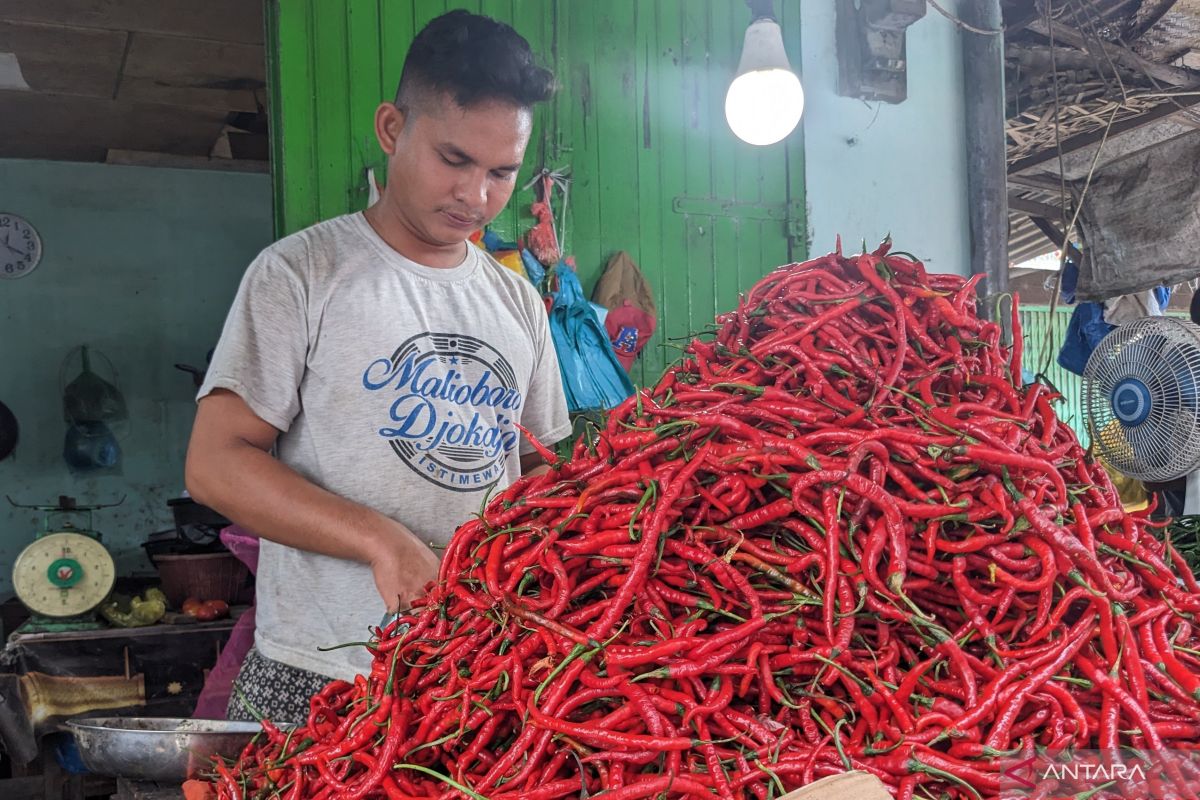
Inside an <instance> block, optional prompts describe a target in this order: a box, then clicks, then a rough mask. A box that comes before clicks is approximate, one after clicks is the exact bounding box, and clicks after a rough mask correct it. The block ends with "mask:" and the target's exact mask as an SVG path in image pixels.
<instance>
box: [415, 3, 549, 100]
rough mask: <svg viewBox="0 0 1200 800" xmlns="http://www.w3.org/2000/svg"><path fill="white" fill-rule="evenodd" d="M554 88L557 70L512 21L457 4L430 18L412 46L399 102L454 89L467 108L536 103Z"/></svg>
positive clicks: (446, 92)
mask: <svg viewBox="0 0 1200 800" xmlns="http://www.w3.org/2000/svg"><path fill="white" fill-rule="evenodd" d="M553 91H554V75H553V74H552V73H551V72H550V70H548V69H544V68H543V67H540V66H538V65H537V63H536V62H535V61H534V57H533V51H532V50H531V49H530V47H529V42H527V41H526V40H525V38H524V37H523V36H521V34H519V33H517V32H516V31H515V30H513V29H512V27H511V26H509V25H506V24H504V23H503V22H498V21H497V20H494V19H492V18H491V17H485V16H481V15H479V14H472V13H471V12H469V11H464V10H462V9H458V10H455V11H449V12H447V13H445V14H443V15H441V16H440V17H437V18H435V19H433V20H431V21H430V22H429V24H428V25H426V26H425V27H424V28H422V29H421V32H420V33H418V34H417V37H416V38H415V39H413V42H412V45H410V46H409V48H408V55H407V56H406V57H405V59H404V69H403V71H402V72H401V74H400V85H399V87H397V89H396V105H397V106H399V107H400V108H401V109H403V110H407V109H410V108H412V107H413V106H414V105H416V104H419V103H420V102H421V101H422V100H424V99H425V97H426V96H428V95H434V94H439V95H440V94H449V95H450V96H451V97H453V98H454V101H455V102H456V103H458V105H459V106H461V107H463V108H470V107H472V106H475V105H478V104H480V103H484V102H487V101H489V100H499V101H503V102H508V103H512V104H513V105H515V106H518V107H520V108H531V107H532V106H533V104H534V103H540V102H542V101H543V100H546V99H548V98H549V97H550V95H551V94H552V93H553Z"/></svg>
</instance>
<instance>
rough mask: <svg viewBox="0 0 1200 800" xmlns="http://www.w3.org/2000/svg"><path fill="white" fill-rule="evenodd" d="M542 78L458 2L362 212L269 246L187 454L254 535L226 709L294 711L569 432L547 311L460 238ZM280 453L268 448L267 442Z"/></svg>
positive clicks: (422, 58) (359, 657)
mask: <svg viewBox="0 0 1200 800" xmlns="http://www.w3.org/2000/svg"><path fill="white" fill-rule="evenodd" d="M551 89H552V76H551V75H550V73H549V72H547V71H546V70H544V69H541V68H539V67H537V66H536V65H535V64H534V61H533V56H532V53H531V52H530V49H529V44H528V43H527V42H526V41H525V40H524V39H523V38H521V37H520V36H519V35H518V34H517V33H516V32H515V31H514V30H513V29H512V28H510V27H509V26H507V25H504V24H501V23H498V22H496V21H494V20H491V19H488V18H486V17H480V16H476V15H472V14H469V13H467V12H464V11H454V12H451V13H448V14H446V15H444V16H442V17H439V18H437V19H435V20H433V21H432V22H430V23H429V25H428V26H427V27H426V28H425V29H424V30H422V31H421V32H420V33H419V34H418V35H417V37H416V39H415V40H414V41H413V43H412V46H411V48H410V50H409V53H408V56H407V58H406V60H405V62H404V69H403V73H402V76H401V80H400V87H399V90H398V92H397V96H396V101H395V103H383V104H381V105H380V106H379V108H378V109H377V110H376V112H375V133H376V136H377V138H378V140H379V143H380V146H381V147H382V148H383V150H384V152H385V153H386V154H387V159H388V166H387V185H386V186H385V187H384V189H383V192H382V196H381V198H380V200H379V201H378V202H377V203H376V204H375V205H373V206H371V207H370V208H369V209H368V210H367V211H366V212H365V213H361V214H350V215H347V216H343V217H339V218H337V219H333V220H329V221H326V222H322V223H319V224H317V225H314V226H313V227H311V228H308V229H306V230H303V231H300V232H299V233H296V234H293V235H291V236H288V237H287V238H285V239H283V240H281V241H279V242H277V243H276V244H274V245H272V246H271V247H269V248H267V249H266V250H265V251H263V253H262V254H261V255H260V256H259V257H258V258H257V259H256V260H255V261H254V263H253V264H252V265H251V266H250V268H249V270H248V271H247V273H246V275H245V277H244V278H243V280H242V284H241V287H240V288H239V290H238V294H237V297H236V299H235V300H234V303H233V307H232V309H231V310H230V312H229V317H228V319H227V320H226V323H225V329H224V332H223V333H222V336H221V340H220V343H219V344H218V346H217V348H216V352H215V353H214V355H213V360H212V365H211V366H210V368H209V370H208V374H207V376H206V378H205V381H204V385H203V386H202V387H201V388H200V392H199V398H200V400H199V405H198V408H197V413H196V422H195V426H194V429H193V432H192V438H191V443H190V445H189V448H188V457H187V485H188V489H189V491H190V492H191V494H192V496H193V497H194V498H195V499H196V500H197V501H199V502H201V503H204V504H205V505H209V506H212V507H213V508H215V509H217V510H219V511H221V512H222V513H223V514H225V515H226V516H227V517H229V518H230V519H232V520H234V521H235V522H237V523H238V524H239V525H241V526H242V527H244V528H246V529H248V530H252V531H255V532H256V533H257V534H258V535H259V536H261V537H262V540H263V541H262V550H261V553H260V559H259V570H258V597H257V604H258V609H257V613H258V617H257V632H256V634H255V647H254V649H253V650H251V652H250V654H249V656H248V657H247V659H246V663H245V664H244V665H243V667H242V670H241V673H240V674H239V677H238V680H237V683H236V684H235V693H234V697H233V699H232V700H231V702H230V716H231V717H233V718H243V719H244V718H247V717H248V716H249V715H250V713H251V712H250V710H249V709H248V708H247V707H246V703H244V702H242V698H244V699H245V700H246V701H249V705H250V706H252V707H253V708H254V709H256V710H257V711H259V712H262V713H264V714H265V715H267V716H268V717H270V718H273V719H276V720H279V721H285V722H286V721H296V722H299V721H302V720H303V719H304V718H305V717H306V715H307V708H308V706H307V703H308V698H309V696H311V694H312V693H313V692H315V691H316V690H317V689H318V688H320V687H321V686H322V685H323V684H324V683H325V682H327V681H328V679H329V678H330V677H337V678H343V679H349V678H350V677H351V676H352V675H353V674H354V673H355V672H358V671H361V670H363V669H364V668H365V667H366V666H367V665H368V664H369V659H368V657H367V654H366V653H365V652H364V651H363V650H362V648H342V649H334V650H328V649H320V648H329V647H331V646H333V645H337V644H340V643H343V642H349V641H353V640H359V639H362V638H363V637H364V636H365V635H366V633H367V629H368V627H370V626H372V625H377V624H378V623H379V621H380V619H381V617H383V615H384V613H385V612H386V611H391V610H396V609H398V608H404V607H406V606H407V605H408V604H409V603H410V602H411V601H412V599H413V598H414V597H416V596H418V595H419V594H420V593H421V591H422V587H423V586H424V585H425V584H426V582H428V581H430V580H433V579H434V578H435V577H436V572H437V566H438V556H437V554H435V552H434V550H433V549H431V548H439V547H444V546H445V544H446V543H447V541H448V540H449V538H450V535H451V534H452V533H453V531H454V529H455V528H456V527H457V526H458V525H459V524H461V523H462V522H464V521H466V520H467V519H468V518H469V517H470V516H471V515H472V514H473V513H476V512H478V510H479V509H480V507H481V506H482V504H483V502H484V500H485V499H486V497H487V495H488V493H489V490H490V489H494V488H496V487H498V486H500V487H502V486H504V485H507V484H508V483H511V482H512V481H513V480H515V479H516V478H517V477H518V476H519V474H520V473H521V472H522V471H528V470H530V469H533V468H535V467H536V465H537V464H539V463H540V460H539V459H537V457H536V455H535V454H533V453H532V449H533V448H532V447H530V445H529V442H528V441H526V440H524V439H523V438H522V436H521V434H520V431H519V429H518V428H517V427H516V426H517V424H518V423H519V424H520V425H521V426H523V427H524V428H526V429H527V430H529V431H530V432H531V433H532V434H533V435H535V436H537V437H538V438H539V439H541V440H542V441H545V442H548V443H552V442H556V441H558V440H559V439H561V438H563V437H564V436H566V435H567V434H568V433H569V432H570V423H569V420H568V417H567V409H566V401H565V398H564V395H563V390H562V386H561V383H560V378H559V371H558V362H557V359H556V357H555V354H554V349H553V344H552V342H551V339H550V332H549V326H548V323H547V319H546V313H545V307H544V306H543V305H542V303H541V300H540V298H539V297H538V295H537V292H536V291H535V290H534V288H533V287H532V285H530V284H529V283H528V282H527V281H525V280H523V279H521V278H519V277H518V276H516V275H514V274H513V273H511V272H510V271H508V270H506V269H504V268H502V267H500V266H499V265H498V264H496V263H495V262H494V261H492V260H491V259H490V258H488V257H487V256H486V255H485V254H483V253H482V252H481V251H479V250H478V249H477V248H476V247H474V246H473V245H471V244H469V243H468V242H467V241H466V239H467V237H468V236H469V235H470V234H471V233H472V232H473V231H474V230H476V229H478V228H480V227H481V226H483V225H485V224H487V223H488V222H489V221H490V220H492V219H493V218H494V217H495V216H496V214H497V213H499V212H500V210H501V209H502V208H504V206H505V204H506V203H507V201H508V199H509V197H510V196H511V195H512V191H513V187H514V184H515V182H516V175H517V170H518V168H519V167H520V165H521V162H522V159H523V158H524V154H525V147H526V145H527V143H528V141H529V136H530V131H531V127H532V117H531V112H530V108H531V107H532V106H533V104H535V103H537V102H540V101H542V100H545V99H546V98H547V97H548V96H549V94H550V92H551ZM272 449H274V450H275V451H276V453H277V455H278V459H275V458H273V457H272V456H271V451H272Z"/></svg>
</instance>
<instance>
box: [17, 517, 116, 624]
mask: <svg viewBox="0 0 1200 800" xmlns="http://www.w3.org/2000/svg"><path fill="white" fill-rule="evenodd" d="M116 577H117V569H116V565H115V564H114V563H113V559H112V556H111V555H109V553H108V550H106V549H104V545H102V544H100V542H98V541H96V540H95V539H93V538H92V537H91V536H86V535H84V534H82V533H51V534H47V535H46V536H42V537H41V538H39V539H37V540H35V541H34V542H33V544H31V545H29V546H28V547H26V548H25V549H24V550H22V551H21V555H19V556H17V562H16V564H14V565H13V589H14V590H15V591H16V593H17V597H19V598H20V599H21V602H22V603H24V604H25V605H26V606H27V607H28V608H29V610H30V611H33V612H35V613H38V614H42V615H43V616H47V617H74V616H78V615H80V614H85V613H87V612H88V611H91V610H92V609H93V608H95V607H96V606H98V605H100V604H101V603H102V602H104V599H105V598H106V597H108V593H109V592H111V591H112V588H113V583H114V582H115V581H116Z"/></svg>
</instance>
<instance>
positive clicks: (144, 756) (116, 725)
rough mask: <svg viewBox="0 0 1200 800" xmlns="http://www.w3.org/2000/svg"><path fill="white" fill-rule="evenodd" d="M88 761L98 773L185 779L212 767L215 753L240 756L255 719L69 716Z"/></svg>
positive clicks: (256, 728) (255, 727) (256, 727)
mask: <svg viewBox="0 0 1200 800" xmlns="http://www.w3.org/2000/svg"><path fill="white" fill-rule="evenodd" d="M66 724H67V727H68V728H69V729H70V731H71V733H73V734H74V735H75V740H76V742H78V744H79V755H80V757H81V758H82V759H83V763H84V766H86V767H87V768H88V769H89V770H91V771H92V772H95V773H97V774H100V775H111V776H113V777H118V778H128V779H130V780H143V781H180V782H182V781H184V780H186V779H187V778H192V777H195V776H197V775H198V774H200V773H202V772H209V771H211V769H212V760H213V758H214V757H215V756H224V757H226V758H236V757H237V755H238V754H239V753H241V751H242V748H243V747H245V746H246V743H247V742H249V741H250V739H252V738H253V737H254V734H256V733H258V732H259V731H261V730H262V726H261V725H259V724H258V723H257V722H228V721H226V720H213V719H177V718H174V717H88V718H81V719H73V720H68V721H67V723H66Z"/></svg>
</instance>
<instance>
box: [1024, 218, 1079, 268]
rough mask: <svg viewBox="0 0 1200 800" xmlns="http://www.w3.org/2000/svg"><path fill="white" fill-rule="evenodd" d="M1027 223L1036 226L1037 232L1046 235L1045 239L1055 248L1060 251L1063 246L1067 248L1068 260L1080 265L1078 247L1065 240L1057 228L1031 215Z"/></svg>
mask: <svg viewBox="0 0 1200 800" xmlns="http://www.w3.org/2000/svg"><path fill="white" fill-rule="evenodd" d="M1029 221H1030V222H1032V223H1033V224H1034V225H1036V226H1037V227H1038V230H1040V231H1041V232H1042V233H1044V234H1046V238H1047V239H1049V240H1050V241H1052V242H1054V244H1055V246H1056V247H1058V248H1059V249H1060V250H1061V249H1062V247H1063V245H1064V244H1065V245H1066V247H1067V255H1068V256H1069V257H1070V259H1071V260H1072V261H1074V262H1075V263H1076V264H1078V263H1080V261H1081V259H1082V258H1083V253H1081V252H1079V248H1078V247H1076V246H1075V245H1073V244H1071V243H1070V242H1068V241H1067V240H1066V237H1065V236H1063V234H1062V231H1060V230H1059V229H1058V226H1056V225H1055V224H1054V223H1053V222H1051V221H1050V220H1048V219H1045V218H1043V217H1035V216H1034V215H1032V214H1030V215H1029Z"/></svg>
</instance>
